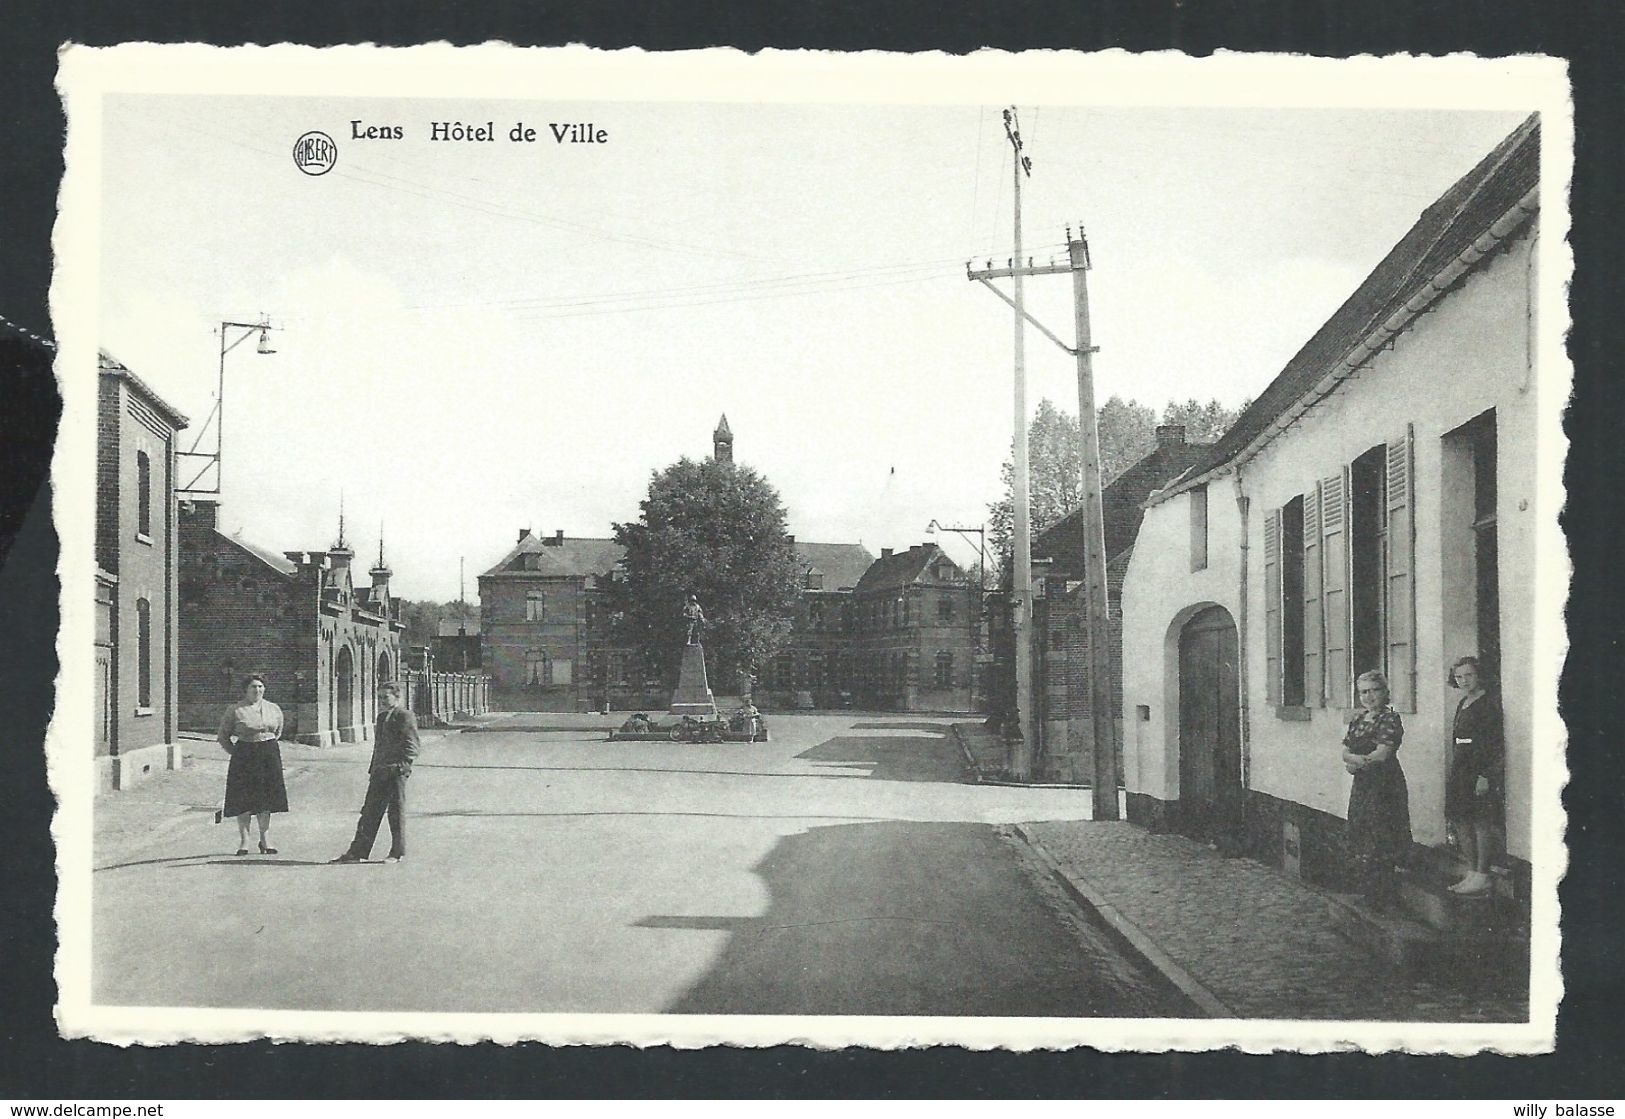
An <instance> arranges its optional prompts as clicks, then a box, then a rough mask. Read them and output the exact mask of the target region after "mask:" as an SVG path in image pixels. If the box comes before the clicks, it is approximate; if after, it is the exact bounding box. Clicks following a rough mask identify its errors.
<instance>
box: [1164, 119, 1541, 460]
mask: <svg viewBox="0 0 1625 1119" xmlns="http://www.w3.org/2000/svg"><path fill="white" fill-rule="evenodd" d="M1539 179H1540V117H1539V115H1538V114H1535V115H1532V116H1530V117H1529V118H1528V119H1527V120H1525V121H1524V122H1523V123H1522V124H1520V125H1519V126H1518V127H1517V128H1515V129H1514V130H1513V131H1512V133H1511V134H1510V135H1508V136H1507V138H1506V139H1505V140H1502V141H1501V142H1500V143H1499V144H1498V145H1496V147H1495V150H1493V151H1492V152H1490V154H1489V155H1487V156H1485V157H1484V158H1483V159H1482V160H1480V161H1479V163H1478V165H1477V166H1475V167H1474V168H1473V169H1472V170H1471V171H1469V172H1467V174H1465V175H1463V176H1462V177H1461V178H1460V179H1458V180H1457V181H1456V183H1455V185H1454V186H1452V187H1451V188H1450V189H1449V190H1447V191H1445V192H1444V194H1442V195H1440V196H1439V198H1438V200H1437V201H1435V202H1434V203H1433V204H1432V205H1431V206H1429V207H1428V208H1427V209H1426V210H1423V211H1422V216H1421V217H1419V218H1418V219H1417V221H1416V224H1415V225H1413V226H1412V227H1411V229H1410V232H1409V233H1406V234H1405V236H1404V237H1402V238H1400V240H1399V243H1398V244H1396V245H1395V246H1394V247H1393V248H1392V249H1391V250H1389V252H1388V255H1387V256H1385V257H1383V259H1382V262H1381V263H1380V264H1378V265H1377V267H1376V268H1375V269H1374V270H1373V271H1372V272H1371V274H1370V275H1369V276H1367V277H1366V278H1365V281H1364V282H1363V283H1362V284H1360V286H1359V287H1358V288H1356V289H1355V291H1354V294H1353V295H1351V296H1349V298H1348V299H1347V300H1346V301H1345V302H1344V304H1343V305H1342V306H1341V307H1339V308H1338V309H1337V311H1336V313H1335V314H1333V315H1332V317H1331V318H1330V319H1328V320H1327V321H1326V323H1325V325H1323V326H1322V327H1321V328H1320V329H1319V330H1318V331H1316V332H1315V335H1314V337H1312V338H1310V339H1309V341H1308V342H1307V343H1305V345H1304V347H1303V348H1302V349H1301V350H1299V351H1298V353H1297V356H1295V357H1294V358H1293V359H1292V360H1291V361H1289V362H1288V363H1287V365H1286V368H1285V369H1283V370H1281V372H1280V373H1279V374H1278V375H1277V376H1276V378H1275V380H1273V381H1271V382H1270V385H1269V387H1268V388H1266V389H1265V390H1264V391H1263V392H1262V393H1260V394H1259V395H1258V398H1257V399H1256V400H1254V401H1253V403H1252V404H1251V405H1250V406H1249V407H1248V408H1247V410H1246V411H1245V412H1243V413H1242V414H1241V415H1240V416H1239V417H1238V418H1237V420H1236V422H1235V423H1234V424H1232V425H1231V427H1230V430H1229V431H1227V432H1225V434H1224V436H1223V438H1221V439H1219V441H1218V442H1216V443H1215V444H1214V445H1213V447H1212V449H1211V450H1210V451H1209V452H1208V454H1207V455H1206V457H1205V458H1203V459H1202V460H1201V461H1200V462H1198V463H1196V464H1195V465H1194V466H1193V467H1192V468H1191V470H1190V471H1189V472H1188V473H1187V475H1186V478H1185V480H1186V481H1192V480H1194V479H1196V478H1199V477H1200V476H1201V475H1203V474H1205V473H1207V472H1208V471H1210V470H1213V469H1216V468H1217V467H1220V466H1223V465H1224V464H1225V463H1227V462H1229V461H1230V460H1232V459H1234V458H1236V457H1238V456H1239V455H1241V454H1242V452H1244V451H1245V450H1246V449H1247V448H1248V446H1249V445H1250V444H1252V442H1253V441H1254V440H1255V439H1257V438H1258V437H1259V436H1260V435H1262V434H1263V433H1264V432H1265V431H1267V430H1268V429H1269V427H1270V425H1271V424H1272V423H1274V422H1275V421H1276V420H1277V419H1278V418H1280V417H1281V416H1282V415H1283V414H1285V413H1286V412H1287V411H1288V410H1289V409H1290V408H1292V406H1293V405H1295V404H1296V403H1297V402H1298V401H1299V400H1300V399H1302V398H1303V397H1304V396H1306V395H1307V394H1308V393H1309V392H1310V391H1311V390H1312V389H1314V388H1315V387H1316V386H1317V385H1318V384H1319V383H1320V381H1321V380H1322V379H1323V378H1325V377H1326V375H1327V374H1328V373H1330V372H1332V370H1333V369H1335V368H1336V366H1337V365H1338V363H1339V362H1341V361H1342V360H1343V359H1344V358H1345V357H1346V356H1347V355H1348V354H1349V353H1350V352H1351V351H1352V350H1354V348H1355V347H1356V346H1358V345H1359V344H1360V343H1361V342H1362V341H1364V340H1365V339H1366V338H1367V337H1368V336H1369V335H1370V334H1371V333H1372V332H1373V331H1374V330H1375V329H1376V328H1377V327H1379V326H1381V325H1382V324H1383V323H1384V322H1385V321H1387V320H1388V319H1389V318H1391V317H1392V316H1393V315H1395V314H1396V313H1398V312H1399V311H1400V310H1401V309H1403V308H1404V306H1405V304H1406V303H1407V302H1409V301H1410V300H1411V299H1413V298H1414V297H1415V296H1417V295H1418V294H1419V293H1421V292H1422V291H1423V289H1424V288H1425V287H1426V286H1427V285H1428V284H1429V283H1430V282H1431V281H1432V280H1433V278H1434V277H1435V276H1437V275H1438V274H1439V273H1440V272H1441V271H1442V270H1444V269H1445V268H1446V267H1447V266H1448V265H1449V264H1450V263H1451V262H1452V261H1453V260H1455V259H1456V258H1457V257H1459V256H1461V255H1462V254H1463V253H1465V252H1466V251H1467V250H1468V249H1469V248H1470V247H1471V246H1472V244H1473V242H1474V241H1476V240H1478V239H1479V238H1480V237H1482V236H1483V235H1484V234H1485V233H1486V232H1487V231H1488V230H1489V229H1490V227H1491V226H1492V225H1494V224H1495V223H1496V222H1497V221H1498V220H1500V219H1501V218H1502V217H1503V216H1504V215H1506V214H1507V213H1508V211H1510V210H1511V209H1512V208H1513V207H1514V206H1516V205H1517V204H1518V202H1519V201H1520V200H1522V199H1523V198H1524V197H1525V196H1526V195H1527V194H1529V192H1530V191H1532V190H1534V189H1535V188H1536V186H1537V185H1538V183H1539Z"/></svg>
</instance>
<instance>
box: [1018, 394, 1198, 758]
mask: <svg viewBox="0 0 1625 1119" xmlns="http://www.w3.org/2000/svg"><path fill="white" fill-rule="evenodd" d="M1210 447H1211V444H1208V443H1191V442H1188V441H1187V440H1186V438H1185V428H1184V427H1183V426H1182V425H1179V424H1165V425H1163V426H1161V427H1158V428H1157V446H1156V448H1155V449H1154V450H1153V451H1151V453H1150V454H1147V455H1146V456H1145V457H1144V458H1142V459H1140V460H1139V461H1138V462H1136V463H1134V465H1132V466H1130V467H1129V468H1128V469H1126V470H1124V471H1123V472H1122V473H1121V474H1119V475H1118V476H1117V477H1116V478H1114V479H1112V481H1111V483H1110V484H1109V485H1107V486H1106V487H1105V488H1104V489H1102V491H1101V495H1100V498H1101V514H1102V520H1103V522H1104V524H1103V528H1104V537H1105V545H1106V601H1107V612H1108V626H1109V631H1110V639H1111V654H1110V655H1111V665H1112V681H1111V694H1112V713H1113V716H1114V718H1116V719H1117V720H1118V722H1119V724H1121V721H1122V718H1123V575H1124V573H1125V572H1126V571H1127V570H1128V564H1129V557H1130V556H1131V555H1132V554H1133V552H1134V541H1135V539H1136V537H1137V536H1138V535H1139V531H1140V521H1141V519H1142V518H1143V517H1144V515H1145V502H1146V499H1147V498H1148V497H1150V496H1151V494H1152V493H1153V492H1155V491H1156V490H1159V489H1161V488H1162V487H1163V486H1165V485H1167V484H1168V483H1169V482H1171V481H1173V480H1174V479H1175V478H1177V477H1179V475H1181V474H1183V473H1184V472H1185V471H1186V470H1189V469H1190V468H1191V467H1192V466H1194V465H1195V464H1196V463H1197V462H1198V461H1199V460H1200V459H1201V458H1202V457H1203V456H1204V455H1205V454H1206V453H1207V451H1208V450H1209V448H1210ZM1083 532H1084V524H1083V515H1082V511H1081V510H1076V511H1074V512H1072V513H1070V514H1068V515H1067V516H1065V517H1063V518H1062V519H1061V520H1059V521H1057V522H1056V523H1055V524H1053V525H1051V526H1050V527H1049V528H1048V529H1046V530H1045V531H1044V532H1042V533H1040V534H1039V535H1038V538H1037V539H1036V540H1034V541H1033V551H1032V554H1033V588H1034V590H1035V592H1037V593H1036V595H1035V598H1034V603H1033V628H1032V641H1033V681H1034V687H1035V689H1036V690H1037V693H1038V694H1037V695H1036V696H1035V697H1034V700H1033V702H1034V708H1033V711H1034V714H1035V716H1036V718H1035V722H1034V725H1035V726H1037V728H1038V736H1039V740H1038V744H1037V750H1036V752H1035V757H1037V758H1038V772H1039V773H1041V774H1042V775H1043V776H1044V777H1045V778H1046V779H1048V780H1054V781H1084V782H1086V781H1090V780H1092V779H1093V776H1094V763H1093V759H1094V722H1093V718H1092V712H1091V710H1090V706H1089V642H1088V637H1089V631H1088V627H1087V625H1086V624H1085V622H1086V616H1087V608H1086V605H1087V604H1086V599H1085V588H1084V585H1083V578H1084V555H1085V548H1084V537H1083ZM1119 732H1120V733H1119V735H1118V742H1119V743H1121V741H1122V735H1121V726H1119Z"/></svg>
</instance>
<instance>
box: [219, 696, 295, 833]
mask: <svg viewBox="0 0 1625 1119" xmlns="http://www.w3.org/2000/svg"><path fill="white" fill-rule="evenodd" d="M281 737H282V708H280V707H278V706H277V705H276V704H274V703H272V702H271V701H270V700H268V699H266V698H265V678H264V677H263V676H249V677H247V678H246V679H244V680H243V699H242V702H241V703H238V704H236V705H234V706H232V707H229V708H227V709H226V714H225V717H224V718H222V719H221V720H220V734H219V735H218V739H219V742H220V746H221V748H222V749H224V750H225V751H226V753H228V754H230V755H231V764H230V765H228V766H227V767H226V807H225V815H227V816H235V817H236V818H237V853H238V854H239V855H246V854H248V821H249V819H250V818H251V817H255V816H257V817H259V822H260V854H262V855H274V854H276V848H275V847H272V846H271V845H270V844H269V843H267V842H266V838H265V832H266V829H267V828H269V827H270V825H271V813H273V812H286V811H287V810H288V788H287V786H286V785H285V784H284V783H283V780H282V747H281V746H280V745H279V744H278V742H277V739H279V738H281Z"/></svg>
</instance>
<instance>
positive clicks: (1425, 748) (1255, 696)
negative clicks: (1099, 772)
mask: <svg viewBox="0 0 1625 1119" xmlns="http://www.w3.org/2000/svg"><path fill="white" fill-rule="evenodd" d="M1532 246H1533V238H1532V236H1531V235H1530V234H1529V233H1527V232H1526V233H1525V234H1524V236H1523V237H1521V238H1520V239H1519V240H1518V241H1516V242H1515V243H1514V244H1513V245H1512V246H1511V247H1510V248H1509V249H1508V250H1507V251H1505V252H1503V253H1501V254H1499V255H1497V256H1495V257H1493V258H1492V259H1491V260H1489V261H1487V262H1485V263H1484V264H1482V265H1480V266H1479V268H1478V269H1477V270H1476V271H1474V272H1472V273H1471V274H1470V275H1469V276H1468V277H1467V278H1466V280H1465V281H1464V282H1463V284H1462V285H1461V286H1460V287H1458V288H1457V289H1456V290H1454V291H1452V292H1451V293H1450V294H1448V295H1446V296H1444V297H1443V298H1442V299H1441V300H1439V301H1438V302H1436V303H1435V304H1434V305H1433V307H1432V308H1431V309H1430V310H1429V311H1427V312H1426V313H1424V314H1423V315H1422V316H1420V317H1419V318H1417V319H1416V320H1414V321H1413V323H1412V324H1411V326H1410V327H1409V328H1408V329H1406V330H1405V331H1403V332H1402V333H1401V334H1400V335H1399V336H1398V338H1397V339H1396V340H1395V342H1394V345H1393V346H1392V348H1391V349H1388V350H1385V351H1383V352H1381V353H1379V354H1378V355H1376V356H1375V357H1374V358H1373V359H1372V360H1371V361H1370V362H1369V363H1368V364H1367V365H1366V366H1365V367H1363V368H1362V369H1361V370H1360V371H1359V372H1358V373H1357V374H1356V375H1355V376H1354V377H1353V378H1352V379H1351V380H1349V381H1348V382H1346V383H1345V384H1344V385H1342V386H1341V387H1340V388H1339V389H1338V390H1337V391H1336V392H1335V393H1333V394H1332V395H1331V396H1330V397H1328V398H1327V399H1326V400H1324V401H1322V402H1320V403H1319V404H1317V405H1315V406H1314V407H1313V408H1311V409H1310V410H1309V411H1308V412H1307V413H1306V414H1305V415H1303V416H1302V417H1300V418H1299V419H1298V420H1297V422H1296V423H1295V424H1294V425H1293V426H1292V427H1290V428H1289V429H1288V430H1287V431H1286V432H1284V433H1283V434H1281V435H1279V436H1277V437H1276V439H1275V440H1274V441H1273V442H1272V443H1270V444H1269V445H1268V446H1266V447H1265V448H1264V450H1263V451H1262V452H1261V453H1260V454H1259V455H1258V456H1257V457H1255V458H1254V459H1252V460H1251V461H1249V462H1247V463H1246V464H1244V465H1243V466H1242V467H1241V468H1240V472H1239V482H1238V477H1237V475H1236V474H1229V475H1226V476H1224V477H1222V478H1216V479H1214V480H1212V482H1211V483H1210V487H1209V498H1208V524H1209V549H1208V553H1209V559H1208V568H1207V570H1205V571H1201V572H1195V573H1193V572H1191V571H1190V570H1189V522H1188V498H1187V497H1185V496H1184V495H1178V496H1175V497H1173V498H1171V499H1169V500H1167V501H1165V502H1162V503H1159V504H1156V505H1153V506H1151V507H1150V509H1148V511H1147V514H1146V517H1145V521H1144V523H1143V524H1142V526H1141V529H1140V536H1139V539H1138V540H1137V541H1136V544H1135V549H1134V557H1133V560H1132V562H1131V564H1130V566H1129V571H1128V575H1127V578H1126V579H1125V581H1124V588H1123V602H1124V637H1123V641H1124V681H1123V683H1124V703H1125V714H1126V715H1127V716H1128V719H1129V724H1128V727H1127V730H1128V737H1127V739H1126V742H1125V762H1124V768H1125V776H1126V780H1127V784H1128V788H1129V790H1130V791H1134V792H1143V793H1147V794H1149V795H1152V796H1155V797H1158V798H1162V799H1175V798H1177V797H1178V795H1179V788H1178V770H1179V765H1178V753H1177V747H1178V726H1177V723H1178V681H1177V672H1176V669H1177V654H1178V634H1179V627H1180V626H1181V625H1182V624H1183V622H1184V620H1185V619H1186V618H1188V617H1189V616H1190V614H1191V613H1193V612H1194V608H1196V607H1198V606H1200V605H1205V604H1208V603H1218V604H1221V605H1223V606H1225V607H1226V608H1227V609H1229V610H1230V612H1231V615H1232V616H1233V617H1234V618H1235V620H1236V621H1237V623H1238V626H1239V625H1240V623H1241V620H1242V612H1241V609H1240V604H1239V599H1238V593H1239V592H1238V579H1239V575H1240V564H1241V548H1240V534H1241V532H1242V525H1241V523H1240V516H1239V514H1238V511H1237V505H1236V500H1235V498H1236V495H1237V492H1238V488H1239V491H1240V492H1241V493H1243V494H1245V495H1246V496H1247V497H1248V498H1249V504H1250V508H1249V514H1248V523H1247V525H1246V527H1245V531H1246V534H1247V540H1248V544H1249V554H1250V559H1249V574H1248V588H1247V595H1248V602H1247V615H1248V620H1247V633H1246V634H1245V636H1244V651H1243V660H1244V665H1245V671H1246V675H1247V679H1248V692H1249V696H1248V702H1249V711H1248V723H1249V728H1248V729H1249V733H1248V738H1247V742H1246V747H1245V749H1246V769H1247V783H1248V787H1249V788H1252V789H1256V790H1258V791H1261V792H1264V793H1268V794H1269V795H1271V796H1275V797H1278V798H1280V799H1283V800H1289V801H1294V802H1297V803H1300V804H1304V805H1307V806H1309V807H1312V808H1316V809H1319V810H1321V811H1324V812H1329V813H1332V814H1334V815H1338V816H1342V815H1344V814H1345V810H1346V807H1347V804H1348V787H1349V780H1350V779H1349V777H1348V775H1347V774H1345V773H1344V772H1343V767H1342V765H1341V764H1340V762H1339V758H1338V755H1339V743H1340V742H1341V739H1342V735H1343V723H1344V719H1345V718H1346V717H1347V714H1348V713H1347V712H1346V711H1345V710H1342V709H1339V708H1336V707H1331V706H1328V707H1325V708H1315V709H1312V711H1311V714H1310V719H1309V721H1307V722H1303V721H1288V720H1283V719H1281V718H1279V717H1278V715H1277V713H1276V712H1275V710H1274V709H1273V708H1271V707H1270V706H1268V705H1267V704H1266V702H1265V688H1264V680H1265V645H1264V626H1263V619H1264V572H1263V524H1264V517H1265V515H1266V513H1267V512H1268V510H1270V509H1274V508H1277V507H1279V506H1281V505H1283V504H1285V503H1286V502H1287V501H1288V500H1290V499H1291V498H1292V497H1294V496H1296V495H1298V494H1301V493H1305V492H1307V491H1308V490H1310V489H1311V488H1312V487H1313V484H1314V482H1315V480H1316V479H1317V478H1324V477H1328V476H1330V475H1333V474H1335V473H1337V472H1338V471H1339V470H1340V469H1341V468H1342V467H1343V466H1344V465H1346V464H1347V463H1349V462H1351V461H1352V460H1353V459H1354V458H1355V457H1356V456H1358V455H1359V454H1360V453H1361V452H1363V451H1366V450H1368V449H1369V448H1371V447H1372V446H1375V445H1376V444H1378V443H1382V442H1385V441H1387V440H1389V439H1392V438H1394V437H1396V436H1398V435H1399V434H1401V433H1403V431H1404V428H1405V425H1406V424H1407V423H1409V424H1410V425H1412V427H1413V431H1414V438H1415V444H1414V446H1415V457H1414V479H1415V521H1416V549H1415V561H1414V563H1415V566H1414V571H1415V593H1416V604H1417V605H1416V643H1417V644H1416V652H1417V710H1416V711H1415V712H1414V713H1405V714H1404V720H1405V743H1404V746H1403V747H1402V749H1401V752H1400V760H1401V762H1402V764H1403V765H1404V767H1405V774H1406V777H1407V779H1408V781H1409V784H1410V793H1411V817H1412V826H1413V829H1414V834H1415V838H1416V839H1417V840H1418V841H1419V842H1422V843H1430V844H1437V843H1441V842H1443V840H1444V816H1443V805H1444V777H1445V765H1446V761H1445V751H1446V741H1447V738H1448V735H1449V729H1450V727H1449V723H1450V719H1451V716H1452V714H1453V712H1454V710H1455V703H1456V699H1457V693H1456V692H1454V691H1453V690H1452V689H1450V688H1449V687H1448V686H1447V685H1446V682H1445V678H1446V673H1447V670H1448V667H1449V664H1450V662H1451V661H1452V660H1454V659H1455V658H1456V657H1457V656H1460V655H1462V654H1464V653H1470V652H1476V649H1474V648H1473V647H1472V644H1471V642H1472V638H1471V633H1470V627H1469V628H1468V629H1467V630H1466V631H1464V632H1461V631H1458V632H1452V633H1449V634H1447V633H1446V632H1445V613H1446V604H1447V601H1448V597H1447V596H1448V595H1449V594H1450V593H1451V591H1452V588H1455V587H1457V586H1459V577H1458V569H1459V568H1460V563H1461V556H1460V552H1459V549H1458V548H1456V547H1455V546H1454V544H1451V543H1449V540H1450V539H1453V538H1448V537H1446V536H1444V535H1443V534H1442V533H1441V528H1440V518H1441V506H1442V498H1441V490H1442V489H1444V488H1445V486H1446V484H1447V480H1448V471H1447V470H1446V467H1445V455H1444V453H1443V450H1442V444H1441V439H1442V437H1443V436H1445V435H1446V433H1448V432H1450V431H1452V430H1453V429H1455V428H1457V427H1459V426H1460V425H1462V424H1463V423H1466V422H1467V421H1468V420H1470V419H1472V418H1473V417H1475V416H1477V415H1479V414H1480V413H1482V412H1484V411H1485V410H1487V409H1490V408H1494V409H1495V410H1496V425H1497V437H1498V450H1499V466H1498V476H1499V477H1498V483H1499V505H1498V509H1497V519H1498V534H1499V547H1500V597H1501V644H1502V658H1503V666H1504V667H1503V671H1504V675H1505V679H1504V681H1503V701H1504V704H1505V708H1506V723H1507V726H1506V730H1507V743H1508V767H1507V784H1508V798H1507V832H1508V835H1507V839H1508V850H1509V851H1510V852H1511V853H1512V854H1513V855H1516V856H1518V857H1520V858H1523V859H1528V858H1529V852H1530V842H1529V832H1530V825H1529V812H1530V800H1529V790H1530V770H1531V765H1530V760H1531V751H1532V749H1534V748H1535V744H1534V743H1532V742H1531V733H1532V730H1531V728H1532V713H1531V706H1530V696H1531V694H1532V693H1533V690H1534V684H1533V670H1532V665H1531V663H1530V657H1529V652H1530V650H1531V648H1532V645H1533V637H1534V633H1533V626H1534V617H1533V609H1532V605H1533V593H1532V591H1531V588H1532V587H1533V586H1534V585H1535V580H1536V578H1537V577H1538V576H1539V574H1540V573H1539V572H1538V571H1537V570H1536V566H1535V518H1536V516H1537V514H1539V513H1540V512H1541V511H1540V510H1537V508H1536V505H1535V478H1534V448H1535V425H1536V414H1535V400H1534V377H1533V374H1532V369H1531V363H1530V356H1529V355H1530V353H1531V330H1532V327H1533V324H1532V321H1531V315H1530V310H1529V309H1530V306H1531V304H1530V282H1531V279H1532V274H1533V272H1532V266H1531V260H1532ZM1468 516H1469V519H1470V512H1469V513H1468ZM1459 527H1460V526H1459V525H1458V526H1457V529H1458V530H1459ZM1356 667H1357V668H1358V667H1363V666H1356ZM1139 705H1146V706H1148V707H1149V708H1150V716H1151V717H1150V719H1149V720H1148V721H1141V720H1140V719H1139V718H1138V717H1137V711H1136V708H1137V707H1138V706H1139ZM1547 745H1549V746H1550V747H1551V748H1555V747H1556V745H1557V744H1547Z"/></svg>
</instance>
